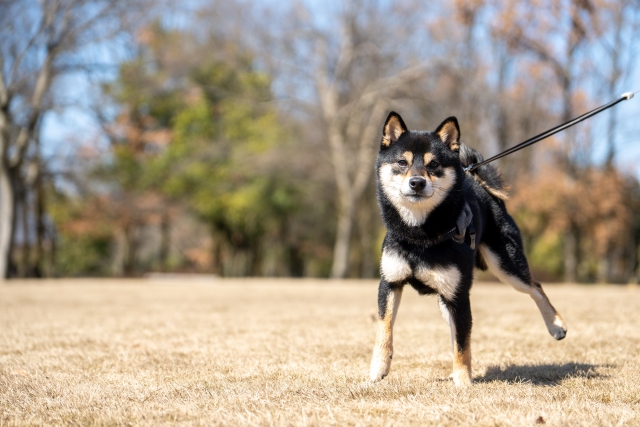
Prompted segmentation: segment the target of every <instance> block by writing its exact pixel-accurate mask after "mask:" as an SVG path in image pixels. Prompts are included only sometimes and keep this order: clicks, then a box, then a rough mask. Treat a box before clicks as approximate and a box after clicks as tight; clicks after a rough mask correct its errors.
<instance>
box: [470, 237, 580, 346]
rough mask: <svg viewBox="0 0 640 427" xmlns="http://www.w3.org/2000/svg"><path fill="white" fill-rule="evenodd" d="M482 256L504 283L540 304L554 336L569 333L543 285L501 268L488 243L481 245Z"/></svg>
mask: <svg viewBox="0 0 640 427" xmlns="http://www.w3.org/2000/svg"><path fill="white" fill-rule="evenodd" d="M478 249H479V250H480V254H481V255H482V258H483V259H484V260H485V262H486V263H487V266H488V267H489V270H491V272H492V273H493V274H494V275H495V276H496V277H497V278H498V279H500V281H501V282H502V283H505V284H508V285H511V286H513V287H514V288H515V289H516V290H517V291H520V292H524V293H526V294H528V295H529V296H530V297H531V298H532V299H533V300H534V301H535V303H536V305H537V306H538V310H540V314H542V318H543V319H544V323H545V325H546V326H547V330H548V331H549V334H551V336H552V337H554V338H555V339H557V340H561V339H562V338H564V337H565V336H566V335H567V326H566V325H565V323H564V321H563V320H562V318H561V317H560V315H559V314H558V312H557V311H556V309H555V308H553V306H552V305H551V302H550V301H549V298H547V296H546V295H545V293H544V291H543V290H542V287H541V286H540V285H539V284H537V283H535V282H533V283H532V284H531V285H529V284H526V283H524V282H523V281H522V280H520V279H518V278H517V277H515V276H512V275H510V274H509V273H507V272H506V271H504V270H503V269H502V268H500V259H499V258H498V256H497V255H496V254H494V253H493V252H491V250H490V249H489V248H488V247H487V246H486V245H480V246H479V248H478Z"/></svg>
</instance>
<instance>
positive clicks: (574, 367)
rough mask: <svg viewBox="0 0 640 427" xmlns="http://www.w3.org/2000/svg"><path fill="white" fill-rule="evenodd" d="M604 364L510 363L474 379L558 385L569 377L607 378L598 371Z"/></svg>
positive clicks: (490, 369) (483, 381) (492, 368)
mask: <svg viewBox="0 0 640 427" xmlns="http://www.w3.org/2000/svg"><path fill="white" fill-rule="evenodd" d="M599 367H604V366H602V365H591V364H588V363H565V364H562V365H561V364H547V365H521V366H519V365H510V366H507V367H506V368H501V367H499V366H489V368H487V372H486V373H485V374H484V375H483V376H482V377H479V378H475V379H474V381H476V382H480V383H488V382H493V381H502V382H506V383H522V382H527V383H531V384H533V385H547V386H548V385H558V384H560V383H561V382H562V381H563V380H565V379H567V378H606V377H607V375H602V374H600V373H598V372H596V370H597V368H599Z"/></svg>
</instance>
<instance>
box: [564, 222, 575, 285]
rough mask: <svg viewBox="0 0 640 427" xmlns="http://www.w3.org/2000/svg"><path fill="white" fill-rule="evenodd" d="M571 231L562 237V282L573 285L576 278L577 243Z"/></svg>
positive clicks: (573, 232)
mask: <svg viewBox="0 0 640 427" xmlns="http://www.w3.org/2000/svg"><path fill="white" fill-rule="evenodd" d="M577 240H578V239H577V238H576V233H575V231H574V230H573V229H570V230H569V231H567V232H566V233H565V235H564V281H565V282H569V283H574V282H575V281H576V279H577V277H578V256H577V250H578V242H577Z"/></svg>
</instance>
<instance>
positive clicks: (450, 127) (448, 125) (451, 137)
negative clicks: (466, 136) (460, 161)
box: [436, 117, 460, 153]
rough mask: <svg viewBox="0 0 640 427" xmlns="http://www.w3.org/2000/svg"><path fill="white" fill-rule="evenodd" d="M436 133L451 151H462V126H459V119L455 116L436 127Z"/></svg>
mask: <svg viewBox="0 0 640 427" xmlns="http://www.w3.org/2000/svg"><path fill="white" fill-rule="evenodd" d="M436 135H438V137H439V138H440V139H441V140H442V142H444V143H445V145H446V146H448V147H449V148H450V149H451V151H455V152H456V153H457V152H459V151H460V127H459V126H458V119H456V118H455V117H449V118H448V119H446V120H445V121H444V122H442V124H441V125H440V126H438V129H436Z"/></svg>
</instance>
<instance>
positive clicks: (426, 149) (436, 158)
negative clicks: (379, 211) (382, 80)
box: [376, 112, 464, 226]
mask: <svg viewBox="0 0 640 427" xmlns="http://www.w3.org/2000/svg"><path fill="white" fill-rule="evenodd" d="M459 151H460V128H459V127H458V121H457V120H456V118H455V117H449V118H448V119H446V120H445V121H444V122H442V124H441V125H440V126H438V128H437V129H436V130H435V132H426V131H409V130H407V127H406V126H405V124H404V122H403V121H402V118H401V117H400V115H398V114H397V113H395V112H391V113H390V114H389V116H388V117H387V120H386V122H385V124H384V127H383V130H382V142H381V144H380V151H379V153H378V160H377V163H376V171H377V177H378V189H379V192H381V193H382V194H381V197H382V196H383V195H384V196H386V198H387V199H388V200H389V202H390V203H391V204H392V205H393V207H394V208H395V209H396V210H397V211H398V213H399V214H400V217H401V218H402V220H403V221H404V222H405V223H406V224H407V225H409V226H419V225H421V224H422V223H424V221H425V220H426V218H427V216H428V215H429V214H430V213H431V212H432V211H433V210H434V209H435V208H436V207H438V205H440V204H441V203H442V202H443V201H444V200H445V199H446V198H447V197H448V196H449V195H450V194H451V192H452V191H454V190H455V189H456V188H457V187H458V185H457V184H460V183H461V181H462V178H463V176H464V172H463V171H462V166H461V164H460V158H459Z"/></svg>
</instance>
